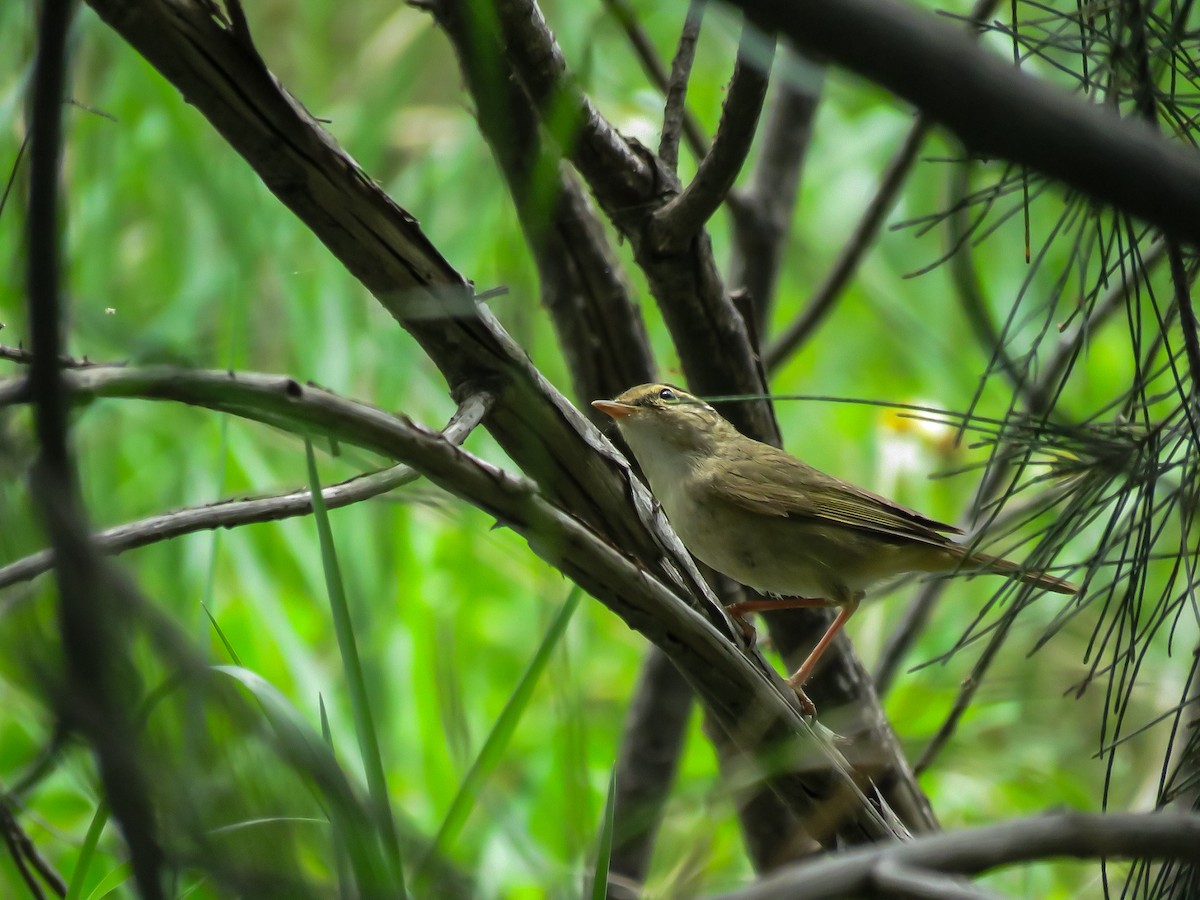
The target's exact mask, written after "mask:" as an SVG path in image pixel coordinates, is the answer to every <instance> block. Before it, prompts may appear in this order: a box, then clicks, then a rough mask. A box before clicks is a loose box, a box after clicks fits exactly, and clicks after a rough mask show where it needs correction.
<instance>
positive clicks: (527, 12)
mask: <svg viewBox="0 0 1200 900" xmlns="http://www.w3.org/2000/svg"><path fill="white" fill-rule="evenodd" d="M496 5H497V9H498V11H499V14H500V19H501V24H502V26H503V29H504V35H505V39H506V43H507V47H508V52H509V55H510V58H511V59H512V60H513V61H514V64H516V63H517V61H518V60H520V61H521V62H523V63H525V65H516V67H517V69H518V72H519V74H520V76H521V80H522V82H523V83H524V85H525V87H526V89H527V90H528V91H529V93H530V96H531V97H532V98H533V101H534V103H535V104H536V105H537V107H538V108H539V109H542V110H546V109H550V108H555V109H558V110H563V109H565V110H567V111H569V112H570V113H571V116H572V121H571V122H570V123H569V124H568V125H567V126H566V128H565V134H564V135H563V137H568V138H569V140H570V143H571V161H572V162H573V163H574V164H575V167H576V168H578V169H579V171H580V173H581V174H582V175H583V177H584V179H585V180H586V181H587V182H588V184H589V185H591V186H592V190H594V191H596V192H597V195H600V194H601V193H603V195H604V196H606V197H608V198H610V200H611V202H613V203H615V204H617V205H636V204H640V203H644V202H645V198H646V197H647V196H649V195H651V194H652V193H653V192H654V191H656V190H657V188H658V178H659V176H658V175H657V174H656V173H655V171H654V167H655V163H654V162H653V161H651V160H648V159H647V155H646V154H644V153H642V152H639V149H640V148H638V147H635V146H632V145H631V144H630V143H629V142H628V141H626V140H625V139H624V138H623V137H621V135H619V134H618V133H617V131H616V129H615V128H613V127H612V125H610V124H609V123H608V121H607V120H606V119H605V118H604V117H603V116H601V115H600V113H599V112H597V110H596V108H595V107H594V106H593V105H592V101H591V100H589V99H588V98H587V96H586V95H585V94H584V93H583V91H581V90H580V88H579V85H578V84H577V83H576V82H575V79H574V77H573V76H572V75H571V74H570V72H569V71H568V70H567V64H566V62H565V60H564V59H563V56H562V51H561V50H560V49H559V47H558V44H557V43H556V42H555V41H554V37H553V36H552V35H551V34H550V29H549V28H548V27H547V25H546V20H545V19H544V18H542V11H541V10H540V9H539V8H538V7H537V4H536V3H534V2H532V0H498V2H497V4H496Z"/></svg>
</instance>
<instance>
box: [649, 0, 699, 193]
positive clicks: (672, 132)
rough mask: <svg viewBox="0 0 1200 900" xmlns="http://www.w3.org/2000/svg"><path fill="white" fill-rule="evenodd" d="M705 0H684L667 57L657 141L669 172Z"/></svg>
mask: <svg viewBox="0 0 1200 900" xmlns="http://www.w3.org/2000/svg"><path fill="white" fill-rule="evenodd" d="M706 3H707V0H691V2H690V3H688V8H687V15H686V16H684V19H683V30H682V31H681V32H680V34H679V44H678V45H677V46H676V48H675V56H674V58H673V59H672V60H671V75H670V77H669V78H668V79H667V86H666V90H665V91H663V99H664V103H663V125H662V135H661V136H660V137H659V141H658V158H659V159H661V160H662V164H663V165H664V166H666V167H667V168H668V169H669V170H670V171H672V172H677V171H678V170H679V134H680V131H682V129H683V120H684V116H685V115H686V105H685V101H686V100H687V88H688V79H689V78H690V77H691V75H692V63H693V62H695V60H696V41H698V40H699V39H700V25H701V23H702V22H703V20H704V7H705V4H706Z"/></svg>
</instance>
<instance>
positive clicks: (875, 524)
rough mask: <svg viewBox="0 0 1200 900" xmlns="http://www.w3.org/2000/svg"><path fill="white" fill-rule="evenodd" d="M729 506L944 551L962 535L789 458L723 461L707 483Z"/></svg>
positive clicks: (951, 526)
mask: <svg viewBox="0 0 1200 900" xmlns="http://www.w3.org/2000/svg"><path fill="white" fill-rule="evenodd" d="M706 480H707V482H708V486H709V489H710V490H711V491H712V493H713V495H714V496H715V497H716V498H718V499H721V500H723V501H725V502H728V503H732V504H734V505H736V506H741V507H743V508H745V509H749V510H753V511H755V512H759V513H763V514H765V515H772V516H789V517H797V518H809V519H815V520H821V521H825V522H828V523H830V524H832V525H844V526H846V527H848V528H859V529H865V530H868V531H873V532H876V533H877V534H882V535H889V536H892V537H899V538H908V539H910V540H917V541H921V542H922V543H930V544H935V545H944V544H945V543H946V542H947V538H946V537H944V536H943V534H942V533H941V532H955V533H959V534H961V533H962V531H961V529H958V528H955V527H954V526H953V525H947V524H946V523H944V522H939V521H937V520H936V519H930V518H928V517H926V516H923V515H921V514H920V513H919V512H916V511H914V510H911V509H908V508H907V507H904V506H901V505H900V504H899V503H893V502H892V501H891V500H888V499H887V498H885V497H880V496H879V495H878V494H873V493H871V492H870V491H866V490H863V489H862V488H859V487H855V486H854V485H852V484H848V483H847V482H845V481H841V480H840V479H837V478H834V477H833V476H832V475H826V474H825V473H824V472H821V471H819V470H817V469H814V468H813V467H812V466H810V465H807V464H806V463H803V462H801V461H800V460H798V459H796V458H795V457H792V456H788V455H787V454H785V453H783V452H782V451H780V452H779V455H778V456H776V455H774V454H770V455H768V456H766V457H765V458H763V457H760V458H756V459H753V460H751V459H733V460H722V461H721V463H720V465H719V467H718V468H716V469H714V471H713V472H712V473H711V477H710V478H709V479H706Z"/></svg>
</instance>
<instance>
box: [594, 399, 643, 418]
mask: <svg viewBox="0 0 1200 900" xmlns="http://www.w3.org/2000/svg"><path fill="white" fill-rule="evenodd" d="M592 406H594V407H596V409H598V410H600V412H602V413H604V414H605V415H608V416H612V417H613V418H614V419H623V418H625V417H626V416H627V415H629V414H630V413H633V412H635V411H636V410H637V407H636V406H630V405H629V404H628V403H618V402H617V401H616V400H593V401H592Z"/></svg>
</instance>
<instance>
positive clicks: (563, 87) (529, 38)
mask: <svg viewBox="0 0 1200 900" xmlns="http://www.w3.org/2000/svg"><path fill="white" fill-rule="evenodd" d="M497 8H498V9H499V11H500V18H501V23H502V26H503V28H504V33H505V37H506V48H507V50H508V54H509V59H510V60H511V61H512V64H513V68H514V69H515V70H516V72H517V75H518V77H520V79H521V81H522V83H524V85H525V86H526V88H527V89H528V90H529V93H530V95H531V96H532V97H533V99H534V102H535V104H536V105H537V106H538V108H539V109H540V110H542V111H543V114H544V113H545V112H546V111H547V110H548V109H549V108H550V106H549V103H550V101H551V100H552V98H553V97H555V96H557V95H558V92H559V91H571V90H573V88H572V87H571V85H572V84H573V81H572V79H571V77H570V74H569V72H568V71H567V69H566V65H565V63H564V62H563V60H562V53H561V51H560V50H559V49H558V46H557V44H555V42H554V38H553V35H551V33H550V30H549V28H548V27H547V26H546V23H545V20H544V19H543V18H542V15H541V12H540V10H538V9H537V8H536V5H535V4H534V3H533V0H497ZM547 60H552V61H553V65H551V64H548V63H547ZM589 108H590V104H589ZM593 112H594V111H593ZM585 144H586V142H585V141H583V140H577V141H575V142H573V143H572V145H571V148H570V151H569V158H570V160H571V162H572V163H573V164H574V165H575V167H576V168H577V169H578V170H579V172H580V174H581V175H583V177H584V180H585V181H587V183H588V186H589V187H590V188H591V189H592V191H593V193H594V194H595V195H596V199H597V200H598V201H599V203H600V205H601V206H602V207H603V208H604V210H605V212H606V213H607V214H608V216H609V218H611V219H612V221H613V223H614V224H615V225H616V226H617V228H618V230H620V232H621V233H622V234H624V235H625V236H626V237H627V238H628V239H629V242H630V245H631V246H632V248H633V251H634V255H635V257H636V259H637V262H638V264H639V265H640V266H641V267H642V269H643V270H644V271H645V273H646V277H647V279H648V280H649V283H650V289H651V291H652V292H653V294H654V296H655V298H656V299H657V300H658V303H659V306H660V308H661V309H662V312H663V317H664V318H665V319H666V322H667V327H668V328H669V329H670V330H671V334H672V336H673V338H674V340H675V345H676V347H677V348H678V350H679V354H680V359H681V361H682V363H683V367H684V371H685V373H686V375H687V378H688V383H689V384H690V385H691V386H692V388H693V389H694V390H697V391H699V392H700V393H706V394H713V395H719V394H728V393H731V392H735V393H742V394H752V395H758V394H762V393H763V390H762V388H763V385H762V380H761V378H760V376H759V371H758V363H757V359H756V357H755V354H754V351H753V348H752V347H751V346H750V341H749V336H748V333H747V329H746V326H745V323H744V322H743V321H742V319H741V317H740V316H739V315H738V313H737V311H736V310H735V309H734V307H733V305H732V303H730V301H729V298H728V297H727V296H726V294H725V289H724V285H723V284H722V281H721V275H720V273H719V272H718V271H717V267H716V263H715V261H714V260H713V256H712V245H711V242H710V241H709V239H708V236H707V234H706V233H704V232H703V231H701V233H700V234H698V235H697V236H696V239H695V240H694V241H693V242H692V243H691V244H690V245H689V246H688V247H687V248H685V249H684V250H683V251H682V252H680V253H678V254H665V255H664V254H663V253H662V252H660V249H659V248H658V247H656V246H655V245H654V243H653V242H652V241H651V240H649V239H648V222H649V217H650V216H651V215H652V214H653V213H654V211H655V210H656V209H658V208H659V207H660V206H661V205H662V203H663V202H664V201H665V199H666V197H667V195H668V194H669V193H670V192H672V191H674V190H676V189H677V181H676V180H675V178H674V175H673V173H672V172H671V171H670V170H669V169H667V168H666V167H664V166H663V165H662V164H661V161H660V160H658V159H657V157H652V156H650V154H649V153H648V152H646V151H644V149H643V152H642V158H643V159H644V160H645V164H646V165H648V166H653V168H654V171H655V172H656V175H655V176H654V178H653V179H650V180H647V181H646V182H644V184H643V192H642V193H641V194H640V195H639V196H636V197H634V196H631V195H630V194H629V193H628V192H624V191H623V190H618V189H617V188H618V187H620V186H623V185H629V184H632V182H633V180H634V179H633V178H632V177H628V178H618V177H617V175H616V174H615V173H613V172H605V171H599V172H597V171H595V169H596V166H595V161H594V160H593V159H592V158H591V157H590V154H589V153H588V152H587V151H586V147H585ZM614 181H617V182H620V184H619V185H617V186H614ZM723 411H724V412H725V414H726V415H727V416H728V417H729V418H730V420H731V421H733V422H734V424H736V425H737V426H738V427H739V428H741V429H742V430H743V431H744V432H745V433H747V434H751V435H755V436H757V437H759V438H763V439H766V440H770V441H773V442H776V443H778V441H779V428H778V426H777V424H776V422H775V418H774V415H773V413H772V411H771V408H770V405H769V404H768V403H767V402H766V401H765V400H759V401H751V402H747V403H743V404H736V405H731V406H728V407H727V408H726V409H724V410H723Z"/></svg>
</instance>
